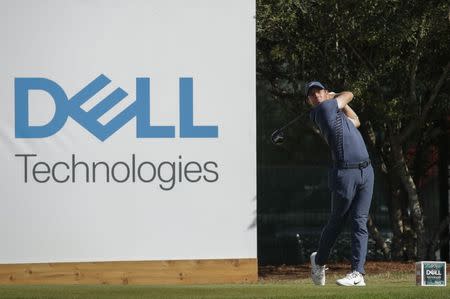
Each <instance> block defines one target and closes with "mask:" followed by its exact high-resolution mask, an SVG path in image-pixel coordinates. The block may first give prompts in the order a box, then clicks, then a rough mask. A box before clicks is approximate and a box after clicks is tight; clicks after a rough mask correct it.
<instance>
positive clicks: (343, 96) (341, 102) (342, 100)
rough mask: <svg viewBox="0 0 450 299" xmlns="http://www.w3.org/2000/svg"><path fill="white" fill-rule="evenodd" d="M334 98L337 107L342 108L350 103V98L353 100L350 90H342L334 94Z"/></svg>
mask: <svg viewBox="0 0 450 299" xmlns="http://www.w3.org/2000/svg"><path fill="white" fill-rule="evenodd" d="M335 98H336V101H337V104H338V107H339V109H344V107H345V106H347V104H348V103H350V102H351V100H353V93H351V92H350V91H343V92H340V93H337V94H336V95H335Z"/></svg>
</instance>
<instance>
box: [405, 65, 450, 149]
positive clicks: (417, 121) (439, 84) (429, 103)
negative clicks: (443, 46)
mask: <svg viewBox="0 0 450 299" xmlns="http://www.w3.org/2000/svg"><path fill="white" fill-rule="evenodd" d="M449 71H450V61H449V62H448V63H447V65H446V66H445V67H444V70H443V72H442V74H441V77H440V78H439V80H438V82H437V83H436V85H435V86H434V89H433V92H432V93H431V95H430V98H429V99H428V101H427V103H426V104H425V106H424V108H423V111H422V114H421V115H420V116H419V119H413V120H411V122H410V123H409V124H408V125H407V126H406V128H405V129H404V130H403V132H401V133H400V135H399V141H400V142H399V143H400V144H402V143H404V142H405V140H406V139H407V138H408V137H410V136H411V135H412V134H413V133H414V131H415V130H416V129H417V128H418V127H420V126H422V125H423V123H424V122H425V120H426V119H427V117H428V114H429V112H430V110H431V107H432V105H433V103H434V101H435V100H436V97H437V95H438V94H439V91H440V89H441V87H442V85H444V82H445V80H446V79H447V74H448V72H449Z"/></svg>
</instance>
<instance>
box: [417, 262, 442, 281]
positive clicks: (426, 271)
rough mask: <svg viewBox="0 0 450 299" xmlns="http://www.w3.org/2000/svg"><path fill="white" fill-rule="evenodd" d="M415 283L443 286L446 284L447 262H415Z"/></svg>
mask: <svg viewBox="0 0 450 299" xmlns="http://www.w3.org/2000/svg"><path fill="white" fill-rule="evenodd" d="M416 285H418V286H435V287H436V286H442V287H445V286H446V285H447V264H446V263H445V262H430V261H422V262H417V263H416Z"/></svg>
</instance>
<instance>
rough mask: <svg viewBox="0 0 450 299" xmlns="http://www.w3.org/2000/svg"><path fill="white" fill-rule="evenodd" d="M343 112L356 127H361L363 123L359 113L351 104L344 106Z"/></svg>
mask: <svg viewBox="0 0 450 299" xmlns="http://www.w3.org/2000/svg"><path fill="white" fill-rule="evenodd" d="M342 112H344V114H345V115H346V116H347V117H348V119H349V120H350V121H351V122H352V123H353V124H354V125H355V127H357V128H359V126H360V125H361V123H360V122H359V118H358V115H357V114H356V113H355V111H353V109H352V108H350V106H349V105H346V106H345V107H344V108H342Z"/></svg>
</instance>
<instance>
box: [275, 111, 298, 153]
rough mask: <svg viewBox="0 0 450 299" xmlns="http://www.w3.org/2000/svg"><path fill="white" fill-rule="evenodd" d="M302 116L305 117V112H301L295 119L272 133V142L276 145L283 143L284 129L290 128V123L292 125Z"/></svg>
mask: <svg viewBox="0 0 450 299" xmlns="http://www.w3.org/2000/svg"><path fill="white" fill-rule="evenodd" d="M302 117H303V114H300V115H298V116H297V117H296V118H294V119H293V120H291V121H290V122H288V123H287V124H285V125H284V126H282V127H281V128H279V129H276V130H275V131H274V132H273V133H272V135H271V136H270V140H271V141H272V143H273V144H275V145H281V144H283V142H284V130H285V129H286V128H288V127H289V126H290V125H292V124H293V123H295V122H297V121H298V120H299V119H301V118H302Z"/></svg>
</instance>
